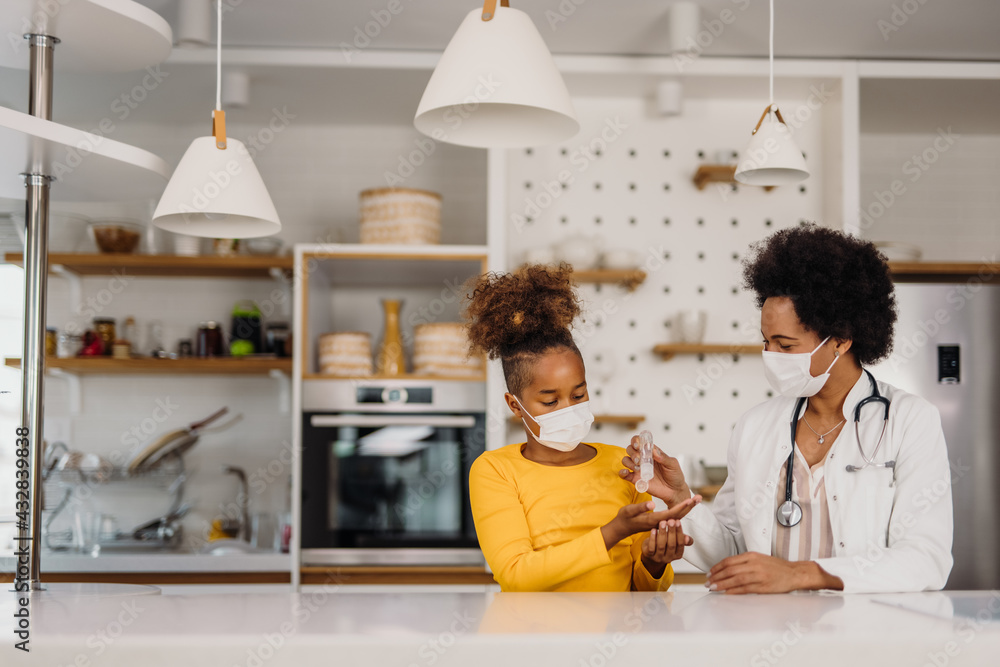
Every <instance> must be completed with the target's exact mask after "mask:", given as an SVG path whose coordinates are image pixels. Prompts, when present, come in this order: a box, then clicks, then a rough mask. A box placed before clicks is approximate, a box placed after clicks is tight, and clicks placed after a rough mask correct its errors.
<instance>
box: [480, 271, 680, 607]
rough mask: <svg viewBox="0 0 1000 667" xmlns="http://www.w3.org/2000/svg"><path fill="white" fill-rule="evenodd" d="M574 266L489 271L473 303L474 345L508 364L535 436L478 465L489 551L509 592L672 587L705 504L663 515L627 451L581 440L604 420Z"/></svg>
mask: <svg viewBox="0 0 1000 667" xmlns="http://www.w3.org/2000/svg"><path fill="white" fill-rule="evenodd" d="M571 271H572V269H570V268H569V267H566V266H561V267H559V268H558V269H554V268H546V267H542V266H528V267H524V268H522V269H519V270H518V271H516V272H514V273H512V274H501V275H498V274H487V275H485V276H481V277H480V278H479V279H478V280H477V281H476V283H475V286H474V290H473V292H472V294H471V296H470V300H469V303H468V306H467V308H466V317H467V319H468V320H469V338H470V341H471V343H472V347H473V349H474V350H475V351H477V352H485V353H487V354H488V355H489V357H490V358H491V359H496V358H499V359H500V360H501V362H502V365H503V373H504V378H505V380H506V382H507V391H508V393H507V394H506V395H505V399H506V401H507V405H508V407H509V408H510V410H511V412H513V413H514V415H515V416H516V417H518V418H519V419H521V421H522V423H523V424H524V432H525V438H526V441H525V442H521V443H518V444H513V445H508V446H506V447H503V448H501V449H498V450H494V451H488V452H486V453H485V454H483V455H482V456H480V457H479V458H478V459H477V460H476V461H475V462H474V463H473V465H472V470H471V472H470V474H469V489H470V495H471V502H472V515H473V518H474V519H475V523H476V532H477V534H478V536H479V544H480V546H481V547H482V550H483V554H484V555H485V556H486V562H487V563H489V565H490V568H491V569H492V570H493V574H494V576H495V577H496V580H497V581H498V582H499V583H500V586H501V588H502V589H503V590H504V591H629V590H640V591H655V590H664V589H666V588H668V587H669V586H670V584H671V582H672V581H673V570H672V569H671V567H670V562H671V561H673V560H676V559H678V558H680V557H681V556H682V554H683V552H684V547H685V546H686V545H691V544H692V541H691V538H690V537H687V536H686V535H684V533H683V532H682V531H681V527H680V519H681V517H683V516H684V515H685V514H687V512H688V511H689V510H690V509H691V508H692V507H694V505H695V504H696V503H697V502H698V498H690V499H688V501H686V502H685V503H683V504H679V505H677V506H676V507H674V508H673V509H671V510H666V511H663V512H652V511H650V510H652V509H653V503H652V502H650V500H651V499H650V496H649V495H648V494H645V493H638V492H637V491H636V490H635V487H634V486H633V485H632V484H631V483H630V482H628V481H626V480H624V479H622V478H621V477H619V475H618V469H619V467H620V466H619V462H620V461H621V460H622V457H623V455H624V454H625V450H624V449H622V448H621V447H614V446H611V445H604V444H599V443H582V442H581V441H582V440H583V439H584V438H585V437H586V436H587V433H588V432H589V430H590V425H591V424H592V423H593V421H594V418H593V415H591V413H590V407H589V403H588V394H587V379H586V376H585V373H584V365H583V358H582V357H581V355H580V350H579V349H578V348H577V346H576V344H575V343H574V342H573V336H572V334H571V332H570V327H571V326H572V324H573V320H574V319H576V317H577V315H578V314H579V313H580V306H579V303H578V300H577V297H576V294H575V293H574V291H573V286H572V283H571V281H570V274H571Z"/></svg>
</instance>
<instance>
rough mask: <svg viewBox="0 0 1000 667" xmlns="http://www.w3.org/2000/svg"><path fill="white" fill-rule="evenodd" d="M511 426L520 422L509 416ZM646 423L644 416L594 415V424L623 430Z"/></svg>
mask: <svg viewBox="0 0 1000 667" xmlns="http://www.w3.org/2000/svg"><path fill="white" fill-rule="evenodd" d="M510 421H511V423H512V424H520V423H521V420H520V419H518V418H517V417H515V416H514V415H511V416H510ZM644 421H646V415H594V423H595V424H612V425H615V426H624V427H625V428H639V424H641V423H642V422H644Z"/></svg>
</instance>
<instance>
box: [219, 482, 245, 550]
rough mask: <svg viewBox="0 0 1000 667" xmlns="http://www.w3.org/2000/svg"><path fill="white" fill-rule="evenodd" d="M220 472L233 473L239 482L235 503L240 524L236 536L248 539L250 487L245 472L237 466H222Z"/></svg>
mask: <svg viewBox="0 0 1000 667" xmlns="http://www.w3.org/2000/svg"><path fill="white" fill-rule="evenodd" d="M222 472H224V473H225V474H227V475H235V476H236V479H238V480H239V483H240V492H239V494H238V495H237V497H236V501H237V505H238V506H239V508H240V526H239V530H238V532H237V533H236V537H238V538H239V539H241V540H243V541H245V542H249V541H250V487H249V486H248V484H247V473H246V471H245V470H244V469H243V468H240V467H237V466H222Z"/></svg>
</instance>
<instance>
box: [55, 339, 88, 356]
mask: <svg viewBox="0 0 1000 667" xmlns="http://www.w3.org/2000/svg"><path fill="white" fill-rule="evenodd" d="M82 346H83V338H81V337H80V336H79V335H77V334H71V333H66V332H63V333H61V334H59V338H58V340H57V341H56V356H57V357H59V358H60V359H70V358H72V357H75V356H76V355H77V353H79V352H80V348H81V347H82Z"/></svg>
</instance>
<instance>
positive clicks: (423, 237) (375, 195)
mask: <svg viewBox="0 0 1000 667" xmlns="http://www.w3.org/2000/svg"><path fill="white" fill-rule="evenodd" d="M361 242H362V243H384V244H403V245H420V244H435V243H440V242H441V195H439V194H437V193H436V192H428V191H426V190H412V189H408V188H378V189H375V190H365V191H364V192H362V193H361Z"/></svg>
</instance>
